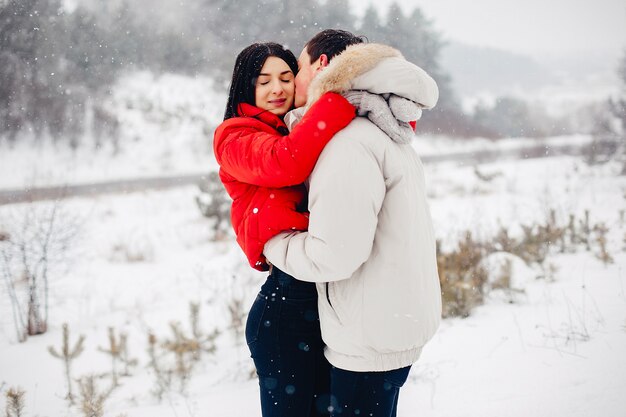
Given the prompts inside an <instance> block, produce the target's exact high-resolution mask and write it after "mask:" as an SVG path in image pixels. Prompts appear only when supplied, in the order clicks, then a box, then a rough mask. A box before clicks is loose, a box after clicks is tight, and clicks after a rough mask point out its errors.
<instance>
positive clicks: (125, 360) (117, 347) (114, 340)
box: [98, 327, 137, 385]
mask: <svg viewBox="0 0 626 417" xmlns="http://www.w3.org/2000/svg"><path fill="white" fill-rule="evenodd" d="M127 341H128V335H127V334H126V333H120V334H119V337H116V336H115V329H113V327H109V347H108V348H106V349H105V348H101V347H100V348H98V350H100V352H103V353H106V354H108V355H109V356H110V357H111V379H112V383H113V385H119V383H118V377H119V376H120V373H119V371H118V364H119V363H121V364H122V365H124V371H123V372H122V374H121V375H123V376H130V367H132V366H135V365H137V360H136V359H131V358H130V357H129V354H128V343H127Z"/></svg>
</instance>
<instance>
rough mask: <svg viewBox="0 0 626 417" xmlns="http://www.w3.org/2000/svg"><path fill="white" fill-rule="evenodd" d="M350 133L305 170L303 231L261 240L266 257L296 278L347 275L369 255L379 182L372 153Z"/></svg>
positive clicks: (318, 279) (381, 187)
mask: <svg viewBox="0 0 626 417" xmlns="http://www.w3.org/2000/svg"><path fill="white" fill-rule="evenodd" d="M355 143H356V142H355V141H351V139H350V138H347V137H345V136H344V137H340V138H336V140H334V141H333V142H331V143H330V144H329V145H328V146H327V147H326V149H325V150H324V153H323V154H322V157H321V158H320V160H319V162H318V163H317V165H316V167H315V170H314V171H313V174H312V175H311V184H310V190H309V211H310V216H309V230H308V232H295V233H282V234H279V235H277V236H275V237H274V238H272V239H271V240H269V241H268V242H267V243H266V244H265V250H264V254H265V256H266V257H267V259H268V260H269V261H270V262H271V263H272V264H274V265H276V266H277V267H278V268H280V269H281V270H283V271H285V272H287V273H289V274H291V275H293V276H295V277H297V278H298V279H299V280H302V281H309V282H329V281H338V280H342V279H346V278H350V277H351V276H352V275H353V274H354V272H355V271H356V270H357V269H358V268H359V267H360V266H361V265H362V264H363V263H364V262H365V261H366V260H367V259H368V258H369V257H370V255H371V251H372V247H373V242H374V236H375V234H376V228H377V225H378V214H379V212H380V209H381V207H382V202H383V199H384V197H385V182H384V178H383V174H382V172H381V170H380V167H379V164H378V162H377V160H376V158H375V156H374V155H373V154H372V153H371V151H370V150H368V149H366V148H365V147H364V146H363V145H362V144H357V145H356V146H355Z"/></svg>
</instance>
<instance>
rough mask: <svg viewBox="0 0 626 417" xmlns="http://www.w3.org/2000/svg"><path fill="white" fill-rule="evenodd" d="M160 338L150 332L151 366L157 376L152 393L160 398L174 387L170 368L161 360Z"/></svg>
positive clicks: (149, 352)
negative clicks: (164, 365)
mask: <svg viewBox="0 0 626 417" xmlns="http://www.w3.org/2000/svg"><path fill="white" fill-rule="evenodd" d="M158 347H159V345H158V339H157V337H156V336H155V335H154V333H152V332H150V333H149V334H148V355H149V357H150V363H149V364H148V366H149V368H150V369H151V370H152V372H153V375H154V378H155V387H154V389H153V390H152V393H153V394H154V395H155V396H156V397H157V398H158V399H159V401H160V400H162V399H163V394H165V393H166V392H168V391H169V390H170V389H171V387H172V374H173V371H172V370H170V369H164V368H163V367H162V365H161V361H160V360H159V351H158Z"/></svg>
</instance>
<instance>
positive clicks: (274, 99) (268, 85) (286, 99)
mask: <svg viewBox="0 0 626 417" xmlns="http://www.w3.org/2000/svg"><path fill="white" fill-rule="evenodd" d="M294 77H295V74H294V73H293V72H292V71H291V68H289V65H287V63H286V62H285V61H283V60H282V59H280V58H277V57H275V56H270V57H268V58H267V59H266V60H265V64H263V68H261V73H260V74H259V77H258V78H257V80H256V86H255V92H254V101H255V106H257V107H259V108H261V109H263V110H267V111H269V112H271V113H274V114H275V115H277V116H284V115H285V113H287V112H288V111H289V110H290V109H291V106H292V105H293V99H294V95H295V84H294Z"/></svg>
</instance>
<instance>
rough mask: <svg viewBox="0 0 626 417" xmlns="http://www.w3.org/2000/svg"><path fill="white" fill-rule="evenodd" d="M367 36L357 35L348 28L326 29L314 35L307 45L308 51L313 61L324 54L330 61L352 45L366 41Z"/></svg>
mask: <svg viewBox="0 0 626 417" xmlns="http://www.w3.org/2000/svg"><path fill="white" fill-rule="evenodd" d="M366 41H367V38H365V37H364V36H356V35H354V34H352V33H350V32H348V31H346V30H339V29H326V30H323V31H321V32H320V33H318V34H317V35H315V36H313V37H312V38H311V40H310V41H308V42H307V43H306V45H305V48H306V51H307V53H308V54H309V56H310V57H311V63H313V62H315V61H317V60H318V59H319V57H320V56H322V54H324V55H326V57H328V61H329V62H330V60H331V59H333V58H334V57H335V56H337V55H339V54H340V53H342V52H343V51H345V49H346V48H347V47H348V46H350V45H356V44H358V43H365V42H366Z"/></svg>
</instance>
